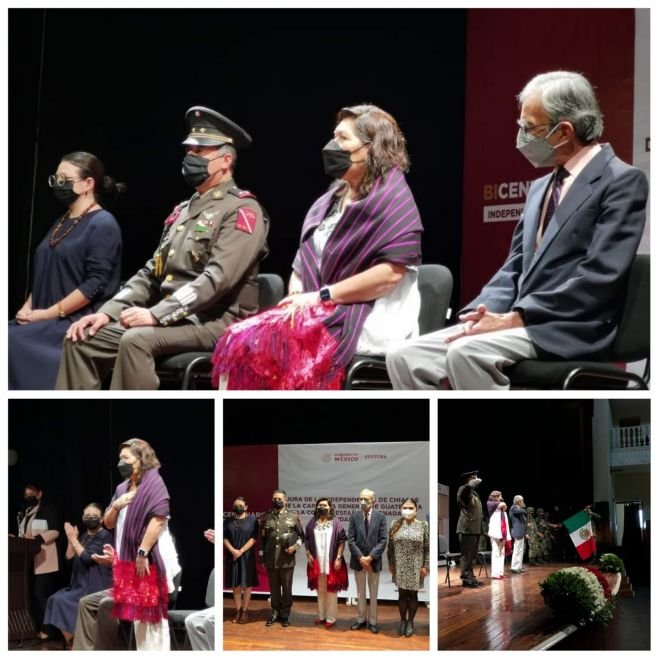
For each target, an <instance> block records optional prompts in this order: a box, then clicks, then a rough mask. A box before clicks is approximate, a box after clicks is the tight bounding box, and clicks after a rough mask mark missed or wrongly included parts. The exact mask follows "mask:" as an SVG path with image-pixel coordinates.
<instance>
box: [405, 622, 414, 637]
mask: <svg viewBox="0 0 659 659" xmlns="http://www.w3.org/2000/svg"><path fill="white" fill-rule="evenodd" d="M412 634H414V623H413V622H412V621H411V620H408V621H407V624H406V625H405V636H407V638H409V637H410V636H412Z"/></svg>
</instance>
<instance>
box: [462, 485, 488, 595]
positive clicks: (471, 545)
mask: <svg viewBox="0 0 659 659" xmlns="http://www.w3.org/2000/svg"><path fill="white" fill-rule="evenodd" d="M458 504H459V505H460V517H459V518H458V526H457V529H456V531H457V533H458V537H459V538H460V579H462V582H463V584H466V585H473V584H475V585H479V584H480V582H479V581H478V580H477V579H476V577H475V576H474V570H473V567H472V566H473V562H474V559H475V558H476V555H477V554H478V542H479V540H480V537H481V534H482V531H483V529H482V525H483V506H482V504H481V500H480V497H479V496H478V494H477V492H476V490H475V489H474V488H473V487H471V486H470V485H463V486H462V487H460V489H459V490H458Z"/></svg>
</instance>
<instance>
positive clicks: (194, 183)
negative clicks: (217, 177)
mask: <svg viewBox="0 0 659 659" xmlns="http://www.w3.org/2000/svg"><path fill="white" fill-rule="evenodd" d="M219 157H220V156H219V155H218V156H216V157H215V158H204V157H203V156H197V155H195V154H194V153H186V154H185V158H183V168H182V169H181V174H183V180H184V181H185V182H186V183H187V184H188V185H189V186H190V187H193V188H198V187H199V186H200V185H201V184H202V183H203V182H204V181H205V180H206V179H207V178H208V177H209V176H210V172H209V171H208V163H209V162H211V161H212V160H216V159H217V158H219Z"/></svg>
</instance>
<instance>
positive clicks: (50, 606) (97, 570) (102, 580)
mask: <svg viewBox="0 0 659 659" xmlns="http://www.w3.org/2000/svg"><path fill="white" fill-rule="evenodd" d="M79 541H80V544H81V545H82V546H83V547H84V548H85V550H84V551H83V552H82V554H80V556H74V557H73V568H72V572H71V585H70V586H69V587H68V588H62V589H61V590H58V591H57V592H56V593H55V594H54V595H51V596H50V597H49V598H48V602H47V603H46V615H45V616H44V619H43V624H44V625H53V627H57V629H61V630H63V631H65V632H69V633H70V634H73V632H74V631H75V628H76V616H77V615H78V602H79V601H80V598H81V597H84V596H85V595H89V594H91V593H98V592H99V591H101V590H105V589H106V588H109V587H110V586H111V585H112V568H111V567H109V566H105V565H99V564H98V563H95V562H94V561H93V560H92V554H102V553H103V545H111V544H112V543H113V541H112V533H110V531H108V530H107V529H101V530H100V531H98V533H95V534H94V535H89V534H88V533H83V534H82V536H80V538H79Z"/></svg>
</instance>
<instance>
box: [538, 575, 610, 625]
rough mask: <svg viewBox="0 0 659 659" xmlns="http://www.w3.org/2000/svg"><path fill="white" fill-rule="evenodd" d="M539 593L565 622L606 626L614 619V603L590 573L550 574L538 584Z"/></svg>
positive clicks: (608, 593) (596, 578)
mask: <svg viewBox="0 0 659 659" xmlns="http://www.w3.org/2000/svg"><path fill="white" fill-rule="evenodd" d="M540 589H541V591H542V597H543V598H544V600H545V603H546V604H547V605H548V606H550V607H551V609H552V610H553V612H554V615H555V616H556V617H557V618H559V619H561V620H564V621H565V622H570V623H573V624H578V625H585V624H586V623H589V622H598V623H602V624H606V623H607V622H608V621H609V620H610V619H611V618H612V617H613V609H614V607H615V600H614V599H613V597H612V596H611V593H610V590H609V589H608V588H607V589H606V590H605V589H604V588H603V587H602V584H601V583H600V581H599V580H598V577H597V576H596V574H595V573H594V571H593V570H588V569H586V568H583V567H570V568H564V569H563V570H558V571H557V572H552V573H551V574H548V575H547V577H546V578H545V580H544V581H542V582H541V583H540ZM607 591H608V592H607Z"/></svg>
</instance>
